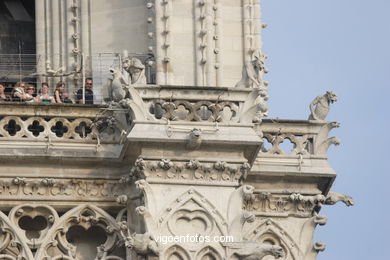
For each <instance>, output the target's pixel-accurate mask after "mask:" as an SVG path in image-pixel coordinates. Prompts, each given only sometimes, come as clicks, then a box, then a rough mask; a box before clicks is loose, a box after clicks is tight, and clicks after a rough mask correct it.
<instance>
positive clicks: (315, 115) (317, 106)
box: [309, 91, 337, 120]
mask: <svg viewBox="0 0 390 260" xmlns="http://www.w3.org/2000/svg"><path fill="white" fill-rule="evenodd" d="M336 101H337V96H336V93H335V92H333V91H327V92H326V93H325V94H324V95H321V96H318V97H316V98H315V99H314V100H313V101H312V102H311V103H310V112H311V114H310V116H309V120H325V118H326V116H327V115H328V113H329V110H330V104H331V103H333V102H336Z"/></svg>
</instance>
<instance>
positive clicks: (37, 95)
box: [0, 78, 94, 104]
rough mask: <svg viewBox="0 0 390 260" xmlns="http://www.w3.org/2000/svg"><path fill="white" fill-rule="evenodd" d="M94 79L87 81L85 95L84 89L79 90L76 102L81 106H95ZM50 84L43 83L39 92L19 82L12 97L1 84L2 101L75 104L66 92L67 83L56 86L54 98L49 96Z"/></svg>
mask: <svg viewBox="0 0 390 260" xmlns="http://www.w3.org/2000/svg"><path fill="white" fill-rule="evenodd" d="M92 85H93V81H92V78H86V79H85V94H84V95H83V88H80V89H79V90H77V92H76V93H75V94H76V99H77V100H76V102H77V103H79V104H93V102H94V96H93V90H92ZM49 92H50V87H49V84H48V83H46V82H43V83H42V84H41V88H40V89H39V91H38V92H37V91H36V89H35V86H34V85H31V84H28V83H26V82H17V83H16V84H15V86H14V87H13V89H12V92H11V93H10V95H7V94H6V92H5V84H2V83H0V101H19V102H34V103H59V104H61V103H73V101H72V100H71V99H70V98H69V94H68V93H67V92H66V90H65V83H64V82H62V81H60V82H58V83H57V84H56V88H55V90H54V93H53V96H52V95H50V94H49Z"/></svg>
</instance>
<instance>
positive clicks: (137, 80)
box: [122, 57, 146, 85]
mask: <svg viewBox="0 0 390 260" xmlns="http://www.w3.org/2000/svg"><path fill="white" fill-rule="evenodd" d="M122 65H123V69H124V70H125V71H127V72H128V73H129V76H130V82H131V85H134V84H141V85H142V84H146V77H145V65H144V64H142V62H141V61H140V60H139V59H137V58H129V57H127V58H125V59H124V61H123V64H122Z"/></svg>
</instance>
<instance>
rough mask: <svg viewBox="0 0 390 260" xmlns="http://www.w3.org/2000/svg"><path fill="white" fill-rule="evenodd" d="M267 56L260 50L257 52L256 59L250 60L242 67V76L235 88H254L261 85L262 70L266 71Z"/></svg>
mask: <svg viewBox="0 0 390 260" xmlns="http://www.w3.org/2000/svg"><path fill="white" fill-rule="evenodd" d="M264 59H265V56H264V55H263V54H261V53H260V52H257V53H255V55H254V60H252V61H248V62H247V63H246V64H245V65H244V67H243V68H242V78H241V80H240V81H239V82H238V83H237V84H236V86H235V88H251V87H252V88H254V87H258V88H259V87H261V86H262V82H261V77H260V72H261V71H265V70H266V69H265V66H264Z"/></svg>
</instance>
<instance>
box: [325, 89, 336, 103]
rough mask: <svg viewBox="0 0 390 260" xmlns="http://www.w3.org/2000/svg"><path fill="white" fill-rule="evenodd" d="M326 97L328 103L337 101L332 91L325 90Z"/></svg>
mask: <svg viewBox="0 0 390 260" xmlns="http://www.w3.org/2000/svg"><path fill="white" fill-rule="evenodd" d="M325 95H326V98H327V99H328V102H329V103H333V102H336V101H337V95H336V93H335V92H333V91H326V94H325Z"/></svg>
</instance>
